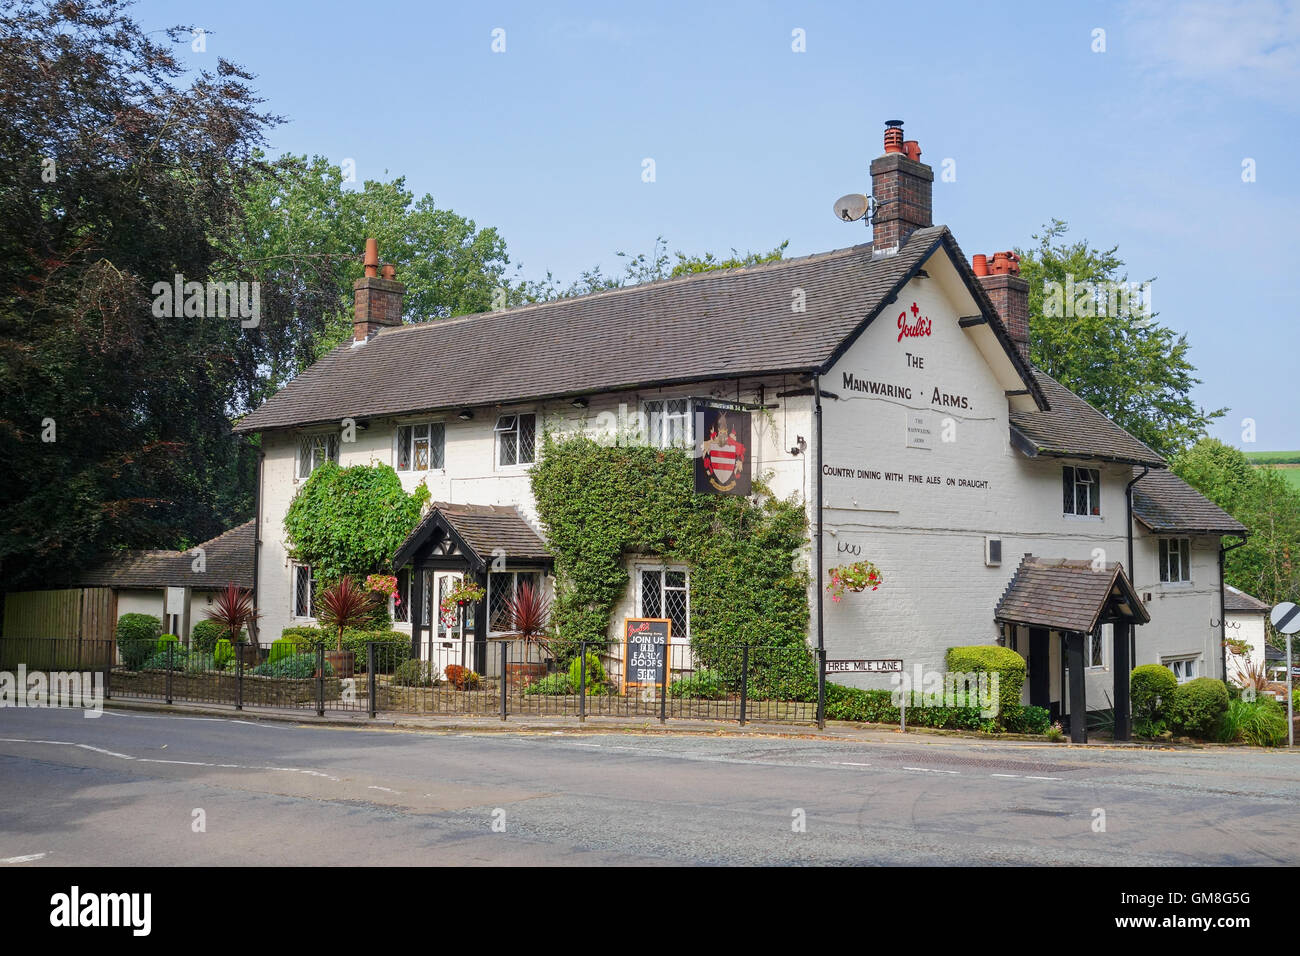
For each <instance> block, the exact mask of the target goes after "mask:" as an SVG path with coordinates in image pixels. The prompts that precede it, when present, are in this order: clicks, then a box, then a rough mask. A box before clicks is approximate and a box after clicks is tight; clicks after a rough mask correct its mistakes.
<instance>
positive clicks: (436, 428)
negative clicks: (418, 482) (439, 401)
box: [393, 419, 447, 475]
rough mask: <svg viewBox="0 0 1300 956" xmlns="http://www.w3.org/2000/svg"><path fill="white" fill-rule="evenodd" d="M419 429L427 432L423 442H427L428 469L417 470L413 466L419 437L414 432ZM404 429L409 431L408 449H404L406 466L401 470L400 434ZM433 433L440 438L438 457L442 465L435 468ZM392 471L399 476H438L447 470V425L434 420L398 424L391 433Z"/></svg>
mask: <svg viewBox="0 0 1300 956" xmlns="http://www.w3.org/2000/svg"><path fill="white" fill-rule="evenodd" d="M421 428H423V429H427V430H428V434H427V435H426V436H425V440H427V441H428V442H429V467H427V468H417V467H416V464H415V443H416V442H417V441H420V437H419V436H418V435H417V434H416V431H417V430H418V429H421ZM405 429H410V435H409V436H408V438H409V445H410V447H408V448H407V449H406V453H407V464H406V467H405V468H403V467H402V432H403V430H405ZM435 432H436V433H437V434H438V435H439V436H440V440H439V443H438V444H439V445H440V447H441V454H440V455H439V457H440V458H441V459H442V464H441V465H437V466H435V465H434V464H433V462H434V454H433V449H434V442H433V438H434V434H435ZM393 470H394V471H396V472H397V473H398V474H399V475H412V474H414V475H423V474H440V473H441V472H444V471H446V470H447V424H446V422H443V421H438V420H434V419H426V420H423V421H411V422H398V423H397V429H396V430H395V432H394V433H393Z"/></svg>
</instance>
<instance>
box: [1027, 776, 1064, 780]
mask: <svg viewBox="0 0 1300 956" xmlns="http://www.w3.org/2000/svg"><path fill="white" fill-rule="evenodd" d="M1025 779H1026V780H1060V779H1061V778H1060V777H1029V776H1027V777H1025Z"/></svg>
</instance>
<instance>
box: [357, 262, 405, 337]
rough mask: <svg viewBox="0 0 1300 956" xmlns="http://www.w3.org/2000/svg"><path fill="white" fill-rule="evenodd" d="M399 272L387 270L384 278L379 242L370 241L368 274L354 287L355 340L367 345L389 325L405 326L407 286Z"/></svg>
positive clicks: (384, 269) (384, 272)
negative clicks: (368, 340) (398, 275)
mask: <svg viewBox="0 0 1300 956" xmlns="http://www.w3.org/2000/svg"><path fill="white" fill-rule="evenodd" d="M396 275H397V270H396V269H394V268H393V267H392V266H391V265H385V266H384V267H383V275H380V266H379V243H378V242H376V241H375V240H374V239H367V240H366V274H365V276H364V277H362V278H360V279H358V280H357V281H356V282H354V283H353V284H352V300H353V317H352V339H353V341H354V342H364V341H365V340H366V339H368V338H370V336H372V335H374V334H375V333H376V332H378V331H379V330H380V329H381V328H383V327H385V326H394V325H401V324H402V299H403V298H404V297H405V295H406V286H404V285H402V283H400V282H398V281H397V279H396V278H394V277H395V276H396Z"/></svg>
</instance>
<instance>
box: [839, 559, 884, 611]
mask: <svg viewBox="0 0 1300 956" xmlns="http://www.w3.org/2000/svg"><path fill="white" fill-rule="evenodd" d="M830 578H831V580H830V583H829V584H827V585H826V590H827V591H830V592H831V600H832V601H837V602H838V601H839V600H840V598H842V597H844V595H845V593H847V592H849V591H852V592H854V593H855V594H856V593H858V592H861V591H865V590H867V589H868V588H870V589H871V590H873V591H875V590H877V589H878V588H879V587H880V585H882V584H884V582H885V579H884V577H883V576H882V575H881V573H880V569H879V568H877V567H876V566H875V565H874V564H873V563H872V562H870V561H854V562H853V563H852V564H841V565H839V566H838V567H834V568H831V569H830Z"/></svg>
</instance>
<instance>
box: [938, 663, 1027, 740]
mask: <svg viewBox="0 0 1300 956" xmlns="http://www.w3.org/2000/svg"><path fill="white" fill-rule="evenodd" d="M945 663H946V666H947V668H948V671H949V672H950V673H958V674H967V673H971V672H976V673H983V672H986V671H987V672H988V673H995V672H996V673H997V675H998V716H997V717H996V718H994V719H995V720H997V721H999V722H1001V721H1002V715H1003V714H1005V713H1007V712H1008V711H1010V710H1011V709H1012V708H1014V707H1018V706H1020V691H1021V689H1022V688H1023V687H1024V686H1025V659H1024V658H1023V657H1021V656H1020V655H1019V654H1017V653H1016V652H1015V651H1013V650H1012V649H1011V648H1009V647H999V646H997V645H996V644H976V645H973V646H970V647H950V648H948V654H947V657H946V658H945Z"/></svg>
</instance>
